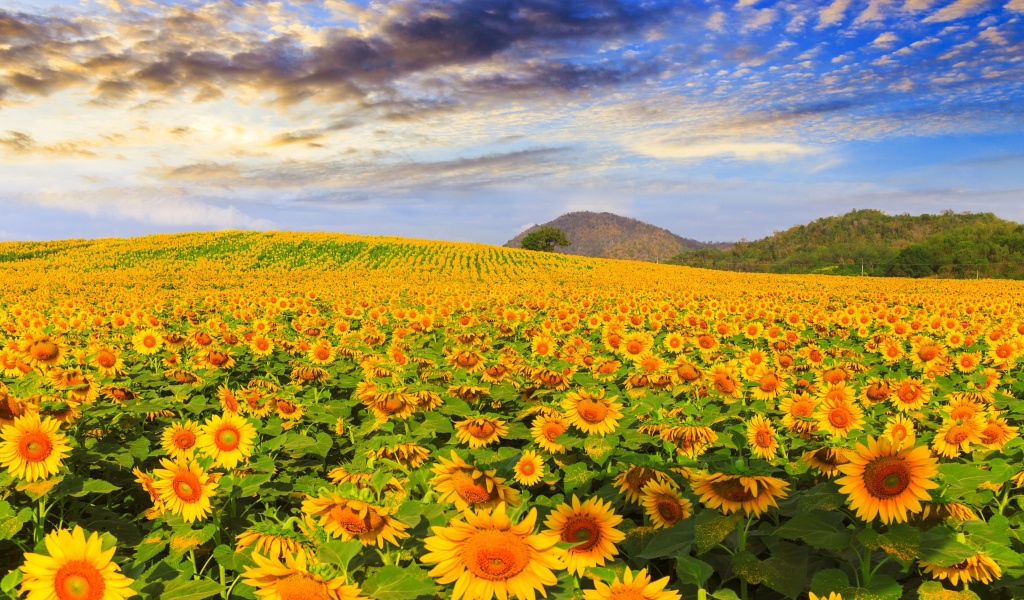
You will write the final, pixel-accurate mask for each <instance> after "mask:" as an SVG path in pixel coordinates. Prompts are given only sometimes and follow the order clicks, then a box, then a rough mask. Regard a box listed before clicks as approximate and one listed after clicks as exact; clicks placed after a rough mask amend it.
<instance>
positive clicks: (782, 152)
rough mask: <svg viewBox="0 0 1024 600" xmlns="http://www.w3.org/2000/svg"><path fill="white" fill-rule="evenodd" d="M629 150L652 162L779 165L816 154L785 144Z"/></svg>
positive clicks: (644, 146)
mask: <svg viewBox="0 0 1024 600" xmlns="http://www.w3.org/2000/svg"><path fill="white" fill-rule="evenodd" d="M632 150H634V151H636V152H639V153H641V154H646V155H647V156H653V157H655V158H678V159H684V160H685V159H690V160H695V159H702V158H735V159H739V160H751V161H779V160H786V159H789V158H795V157H798V156H807V155H809V154H815V153H817V152H818V149H817V148H814V147H810V146H801V145H799V144H791V143H787V142H710V143H700V144H642V145H637V146H633V147H632Z"/></svg>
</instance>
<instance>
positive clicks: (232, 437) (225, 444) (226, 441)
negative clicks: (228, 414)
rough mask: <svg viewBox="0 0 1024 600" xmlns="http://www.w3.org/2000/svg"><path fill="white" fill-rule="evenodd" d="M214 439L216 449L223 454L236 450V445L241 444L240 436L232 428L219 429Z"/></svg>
mask: <svg viewBox="0 0 1024 600" xmlns="http://www.w3.org/2000/svg"><path fill="white" fill-rule="evenodd" d="M215 439H216V442H217V448H218V449H219V450H222V451H225V452H230V451H232V450H234V449H236V448H238V445H239V444H240V443H241V435H240V434H239V431H238V430H237V429H235V428H234V427H225V428H223V429H221V430H220V431H218V432H217V437H216V438H215Z"/></svg>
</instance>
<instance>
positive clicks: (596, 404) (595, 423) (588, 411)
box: [562, 389, 622, 436]
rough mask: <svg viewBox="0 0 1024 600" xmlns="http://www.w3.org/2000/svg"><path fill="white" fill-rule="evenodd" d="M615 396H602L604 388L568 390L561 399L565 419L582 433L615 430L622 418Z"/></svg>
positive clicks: (603, 432)
mask: <svg viewBox="0 0 1024 600" xmlns="http://www.w3.org/2000/svg"><path fill="white" fill-rule="evenodd" d="M616 398H617V396H611V397H610V398H605V397H604V389H600V390H598V391H597V392H587V391H584V390H579V391H576V392H569V393H568V394H566V395H565V398H564V399H563V400H562V408H564V409H565V411H566V415H565V416H566V419H567V420H568V421H569V423H570V424H572V425H575V426H576V427H577V428H578V429H580V430H581V431H583V432H584V433H587V434H591V433H596V434H598V435H601V436H604V435H606V434H609V433H612V432H614V431H615V428H616V427H617V426H618V424H619V419H621V418H622V405H621V404H619V403H618V402H615V400H616Z"/></svg>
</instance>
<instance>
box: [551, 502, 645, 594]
mask: <svg viewBox="0 0 1024 600" xmlns="http://www.w3.org/2000/svg"><path fill="white" fill-rule="evenodd" d="M621 522H622V517H621V516H619V515H617V514H615V513H614V512H613V511H612V505H611V502H602V501H601V500H600V499H599V498H590V499H588V500H587V501H586V502H583V503H580V500H579V498H577V497H576V496H575V495H574V496H573V497H572V504H571V505H569V504H564V503H563V504H559V505H558V506H557V507H556V508H555V510H553V511H552V512H551V514H549V515H548V518H547V519H546V520H545V521H544V526H545V527H547V529H546V530H545V531H544V534H545V535H547V536H550V537H551V538H552V540H553V541H554V542H559V541H561V542H565V543H569V544H576V545H575V546H573V547H572V548H570V549H569V550H568V553H567V554H566V557H565V568H566V569H567V570H568V571H569V572H570V573H575V574H576V575H582V574H583V571H584V570H585V569H586V568H587V567H595V566H601V565H604V563H605V561H606V560H611V559H612V557H614V556H615V555H616V554H618V553H619V551H618V549H617V548H616V547H615V544H616V543H618V542H621V541H622V540H624V539H626V534H624V533H622V532H621V531H619V530H618V529H615V526H616V525H618V524H619V523H621Z"/></svg>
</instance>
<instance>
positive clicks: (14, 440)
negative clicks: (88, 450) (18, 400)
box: [0, 412, 71, 481]
mask: <svg viewBox="0 0 1024 600" xmlns="http://www.w3.org/2000/svg"><path fill="white" fill-rule="evenodd" d="M59 427H60V421H57V420H56V419H51V418H49V417H46V418H45V419H43V420H40V419H39V413H36V412H26V413H25V414H24V415H23V416H21V417H18V418H16V419H14V424H13V425H4V427H3V428H2V429H0V467H4V468H5V469H7V472H8V473H10V474H11V475H12V476H13V477H15V478H16V479H24V480H26V481H36V480H39V479H47V478H49V477H50V476H51V475H53V474H55V473H56V472H57V471H58V470H60V467H61V465H62V464H63V460H64V459H65V458H67V457H68V455H69V454H70V453H71V446H68V440H67V437H65V436H64V434H63V433H60V432H58V431H57V429H58V428H59Z"/></svg>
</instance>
